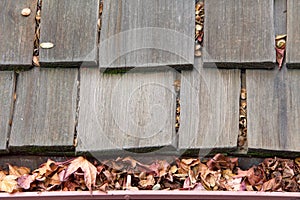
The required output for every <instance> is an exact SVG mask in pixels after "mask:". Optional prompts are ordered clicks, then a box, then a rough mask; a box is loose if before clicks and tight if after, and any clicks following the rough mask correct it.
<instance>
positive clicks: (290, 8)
mask: <svg viewBox="0 0 300 200" xmlns="http://www.w3.org/2000/svg"><path fill="white" fill-rule="evenodd" d="M299 10H300V1H297V0H288V1H287V35H288V36H287V44H286V48H287V50H286V63H287V66H288V67H289V68H300V56H299V55H300V23H299V21H300V13H299Z"/></svg>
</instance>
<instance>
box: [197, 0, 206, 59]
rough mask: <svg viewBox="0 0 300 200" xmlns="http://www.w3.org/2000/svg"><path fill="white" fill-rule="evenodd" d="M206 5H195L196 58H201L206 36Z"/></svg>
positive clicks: (199, 2) (200, 2) (200, 3)
mask: <svg viewBox="0 0 300 200" xmlns="http://www.w3.org/2000/svg"><path fill="white" fill-rule="evenodd" d="M203 27H204V3H203V2H202V1H197V2H196V5H195V56H201V47H202V43H203V35H204V29H203Z"/></svg>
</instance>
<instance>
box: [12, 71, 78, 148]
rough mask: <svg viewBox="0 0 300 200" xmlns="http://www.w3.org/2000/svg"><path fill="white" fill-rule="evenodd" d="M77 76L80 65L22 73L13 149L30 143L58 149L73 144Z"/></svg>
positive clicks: (15, 112)
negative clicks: (77, 67) (70, 67)
mask: <svg viewBox="0 0 300 200" xmlns="http://www.w3.org/2000/svg"><path fill="white" fill-rule="evenodd" d="M77 76H78V69H59V68H57V69H43V68H34V69H33V70H31V71H26V72H21V73H20V75H19V77H18V83H17V100H16V104H15V111H14V117H13V125H12V132H11V136H10V141H9V147H10V148H11V149H17V150H23V147H25V148H24V149H25V150H26V147H27V146H34V147H35V148H44V147H45V148H47V147H49V150H51V151H55V150H62V148H63V147H72V145H73V139H74V129H75V115H76V99H77ZM55 148H57V149H55Z"/></svg>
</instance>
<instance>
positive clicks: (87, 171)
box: [64, 156, 97, 191]
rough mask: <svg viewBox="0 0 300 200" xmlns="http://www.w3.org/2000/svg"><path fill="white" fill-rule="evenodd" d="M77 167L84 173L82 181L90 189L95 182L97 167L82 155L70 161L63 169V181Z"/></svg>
mask: <svg viewBox="0 0 300 200" xmlns="http://www.w3.org/2000/svg"><path fill="white" fill-rule="evenodd" d="M79 168H80V169H81V170H82V171H83V173H84V181H85V184H86V186H87V188H88V189H89V190H90V191H92V186H94V185H95V184H96V176H97V168H96V167H95V166H94V165H93V164H92V163H90V162H89V161H88V160H86V159H85V158H84V157H82V156H80V157H78V158H76V159H74V160H72V161H71V163H70V165H69V166H68V167H67V169H66V170H65V174H64V181H66V180H67V179H68V178H69V176H70V175H71V174H73V173H74V172H76V171H77V170H78V169H79Z"/></svg>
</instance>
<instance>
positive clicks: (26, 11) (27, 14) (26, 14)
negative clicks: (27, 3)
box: [21, 8, 31, 17]
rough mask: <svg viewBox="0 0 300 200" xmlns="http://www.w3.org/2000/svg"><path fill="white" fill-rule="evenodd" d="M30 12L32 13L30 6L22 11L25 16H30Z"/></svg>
mask: <svg viewBox="0 0 300 200" xmlns="http://www.w3.org/2000/svg"><path fill="white" fill-rule="evenodd" d="M30 13H31V10H30V8H24V9H23V10H22V11H21V15H23V16H24V17H27V16H29V15H30Z"/></svg>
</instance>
